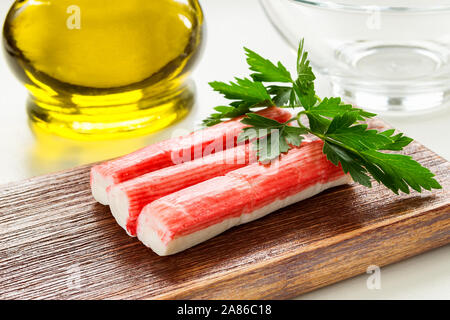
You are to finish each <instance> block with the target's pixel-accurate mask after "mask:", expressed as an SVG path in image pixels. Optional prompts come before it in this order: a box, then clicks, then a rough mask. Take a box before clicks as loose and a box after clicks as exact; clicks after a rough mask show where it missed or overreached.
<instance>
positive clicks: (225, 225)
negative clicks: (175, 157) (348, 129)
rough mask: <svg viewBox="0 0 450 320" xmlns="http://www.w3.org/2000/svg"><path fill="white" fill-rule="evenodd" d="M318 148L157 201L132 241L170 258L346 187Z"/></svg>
mask: <svg viewBox="0 0 450 320" xmlns="http://www.w3.org/2000/svg"><path fill="white" fill-rule="evenodd" d="M322 147H323V143H322V142H321V141H314V142H309V143H306V144H304V145H302V146H301V147H300V148H295V149H292V150H290V151H289V153H288V154H286V155H283V156H281V159H280V160H279V161H276V162H274V163H272V164H271V165H269V166H267V165H261V164H259V163H254V164H250V165H248V166H246V167H243V168H240V169H237V170H234V171H231V172H229V173H227V174H226V175H224V176H221V177H216V178H212V179H210V180H207V181H204V182H201V183H199V184H196V185H194V186H191V187H189V188H185V189H182V190H180V191H177V192H175V193H172V194H170V195H167V196H165V197H162V198H160V199H158V200H156V201H154V202H152V203H150V204H149V205H147V206H145V207H144V209H143V210H142V212H141V214H140V216H139V218H138V224H137V237H138V238H139V240H140V241H142V242H143V243H144V244H145V245H146V246H148V247H150V248H151V249H152V250H153V251H154V252H156V253H157V254H158V255H161V256H164V255H170V254H174V253H177V252H180V251H182V250H185V249H187V248H189V247H192V246H194V245H196V244H198V243H201V242H203V241H205V240H207V239H210V238H212V237H214V236H216V235H218V234H220V233H222V232H224V231H225V230H227V229H230V228H231V227H233V226H236V225H239V224H242V223H246V222H249V221H252V220H255V219H258V218H261V217H263V216H265V215H267V214H269V213H271V212H273V211H276V210H278V209H280V208H283V207H286V206H288V205H291V204H293V203H295V202H298V201H301V200H303V199H306V198H309V197H312V196H314V195H315V194H317V193H320V192H322V191H323V190H325V189H328V188H331V187H334V186H338V185H341V184H345V183H348V182H350V181H351V178H350V177H349V176H348V175H346V174H344V172H343V170H342V168H340V167H337V166H334V165H333V164H332V163H331V162H329V161H328V160H327V159H326V157H325V155H324V154H323V153H322Z"/></svg>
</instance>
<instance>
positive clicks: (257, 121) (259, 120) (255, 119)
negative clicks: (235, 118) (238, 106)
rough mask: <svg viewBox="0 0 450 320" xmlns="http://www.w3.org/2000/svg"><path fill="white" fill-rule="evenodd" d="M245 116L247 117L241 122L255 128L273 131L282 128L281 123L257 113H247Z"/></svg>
mask: <svg viewBox="0 0 450 320" xmlns="http://www.w3.org/2000/svg"><path fill="white" fill-rule="evenodd" d="M246 116H247V117H245V118H244V119H242V120H241V122H242V123H244V124H248V125H250V126H253V127H255V128H266V129H274V128H281V127H282V126H283V123H280V122H278V121H276V120H273V119H270V118H266V117H263V116H260V115H259V114H257V113H247V114H246Z"/></svg>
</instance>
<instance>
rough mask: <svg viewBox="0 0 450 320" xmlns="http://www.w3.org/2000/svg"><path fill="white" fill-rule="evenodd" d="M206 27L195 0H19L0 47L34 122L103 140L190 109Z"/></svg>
mask: <svg viewBox="0 0 450 320" xmlns="http://www.w3.org/2000/svg"><path fill="white" fill-rule="evenodd" d="M202 25H203V16H202V11H201V8H200V6H199V4H198V2H197V0H126V1H124V0H46V1H44V0H24V1H16V2H15V4H14V5H13V7H12V8H11V10H10V12H9V14H8V16H7V19H6V22H5V25H4V31H3V32H4V47H5V49H6V52H7V57H8V60H9V62H10V65H11V66H12V68H13V69H14V71H15V72H16V74H17V75H18V77H19V78H20V79H21V81H22V82H23V83H24V84H25V86H26V87H27V89H28V90H29V92H30V97H31V98H30V101H29V103H28V107H27V109H28V114H29V116H30V119H31V121H32V122H33V124H34V125H36V126H38V127H40V128H43V129H45V130H47V131H50V132H53V133H56V134H59V135H62V136H66V137H70V138H81V139H88V140H91V139H105V138H114V137H118V136H128V135H136V134H143V133H149V132H153V131H156V130H159V129H161V128H164V127H166V126H168V125H169V124H171V123H173V122H174V121H177V120H178V119H180V118H182V117H183V116H184V115H186V114H187V113H188V111H189V109H190V107H191V106H192V103H193V94H192V90H191V88H190V85H189V84H188V83H189V82H187V81H186V78H187V75H188V71H189V69H190V66H191V65H192V63H193V61H194V60H195V57H196V56H197V53H198V49H199V46H200V43H201V39H202Z"/></svg>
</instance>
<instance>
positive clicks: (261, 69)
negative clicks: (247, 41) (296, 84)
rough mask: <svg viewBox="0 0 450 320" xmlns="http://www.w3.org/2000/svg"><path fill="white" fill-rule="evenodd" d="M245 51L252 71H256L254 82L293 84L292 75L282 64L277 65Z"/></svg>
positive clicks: (248, 50) (254, 53)
mask: <svg viewBox="0 0 450 320" xmlns="http://www.w3.org/2000/svg"><path fill="white" fill-rule="evenodd" d="M244 50H245V52H246V55H247V63H248V65H249V66H250V70H252V71H255V73H253V74H252V75H251V77H252V79H253V80H255V81H260V82H292V78H291V74H290V73H289V71H287V69H286V67H285V66H283V65H282V64H281V62H278V64H277V65H275V64H273V63H272V62H271V61H270V60H267V59H264V58H263V57H261V56H260V55H259V54H257V53H256V52H254V51H252V50H250V49H247V48H244Z"/></svg>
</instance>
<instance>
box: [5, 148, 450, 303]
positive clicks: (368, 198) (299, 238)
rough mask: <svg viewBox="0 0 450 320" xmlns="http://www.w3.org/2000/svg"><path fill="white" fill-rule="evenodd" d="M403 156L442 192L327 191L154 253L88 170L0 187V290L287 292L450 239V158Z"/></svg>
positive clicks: (420, 151)
mask: <svg viewBox="0 0 450 320" xmlns="http://www.w3.org/2000/svg"><path fill="white" fill-rule="evenodd" d="M405 153H406V154H410V155H412V156H413V157H414V158H415V159H416V160H418V161H420V162H421V163H422V164H423V165H424V166H426V167H428V168H430V169H431V170H432V171H433V172H434V173H436V175H437V180H438V181H439V182H440V183H441V185H442V186H443V189H442V190H436V191H433V192H424V193H422V194H419V193H416V192H414V193H412V194H410V195H402V196H394V195H393V194H392V193H391V192H390V191H389V190H387V189H386V188H384V187H380V186H375V187H374V188H372V189H367V188H364V187H361V186H359V185H347V186H341V187H338V188H334V189H331V190H328V191H326V192H324V193H322V194H320V195H318V196H315V197H313V198H311V199H308V200H306V201H303V202H300V203H297V204H294V205H291V206H289V207H287V208H285V209H282V210H279V211H277V212H275V213H272V214H271V215H269V216H267V217H265V218H263V219H260V220H257V221H255V222H252V223H249V224H246V225H243V226H239V227H236V228H233V229H231V230H229V231H227V232H225V233H223V234H222V235H220V236H218V237H216V238H214V239H212V240H209V241H207V242H205V243H203V244H201V245H198V246H196V247H194V248H191V249H189V250H187V251H184V252H182V253H179V254H177V255H174V256H169V257H159V256H157V255H156V254H154V253H153V252H152V251H151V250H150V249H147V248H146V247H144V246H143V245H142V244H141V243H140V242H139V241H138V240H137V239H135V238H130V237H128V236H127V235H126V234H125V232H124V231H123V230H122V229H121V228H120V227H119V226H118V225H117V224H116V223H115V220H114V219H113V218H112V216H111V214H110V212H109V209H108V207H105V206H102V205H100V204H98V203H96V202H95V201H94V199H93V198H92V196H91V194H90V189H89V168H90V166H84V167H80V168H75V169H72V170H68V171H64V172H60V173H55V174H50V175H47V176H42V177H37V178H33V179H29V180H26V181H22V182H18V183H13V184H9V185H6V186H3V187H0V298H1V299H8V298H14V299H17V298H22V299H54V298H59V299H111V298H118V299H142V298H158V299H171V298H188V299H191V298H205V299H212V298H223V299H231V298H234V299H247V298H253V299H259V298H291V297H295V296H297V295H299V294H301V293H304V292H308V291H311V290H313V289H316V288H319V287H322V286H326V285H328V284H331V283H334V282H337V281H340V280H343V279H346V278H349V277H352V276H355V275H358V274H361V273H364V272H366V269H367V267H368V266H369V265H378V266H380V267H381V266H384V265H387V264H390V263H393V262H396V261H399V260H402V259H405V258H408V257H411V256H414V255H417V254H419V253H422V252H424V251H427V250H430V249H433V248H436V247H439V246H443V245H445V244H448V243H449V242H450V191H449V190H450V174H449V170H450V163H449V162H447V161H445V160H444V159H442V158H441V157H439V156H437V155H436V154H435V153H433V152H431V151H430V150H428V149H427V148H425V147H423V146H422V145H420V144H419V143H413V144H412V145H410V146H409V147H408V148H407V150H406V152H405Z"/></svg>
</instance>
